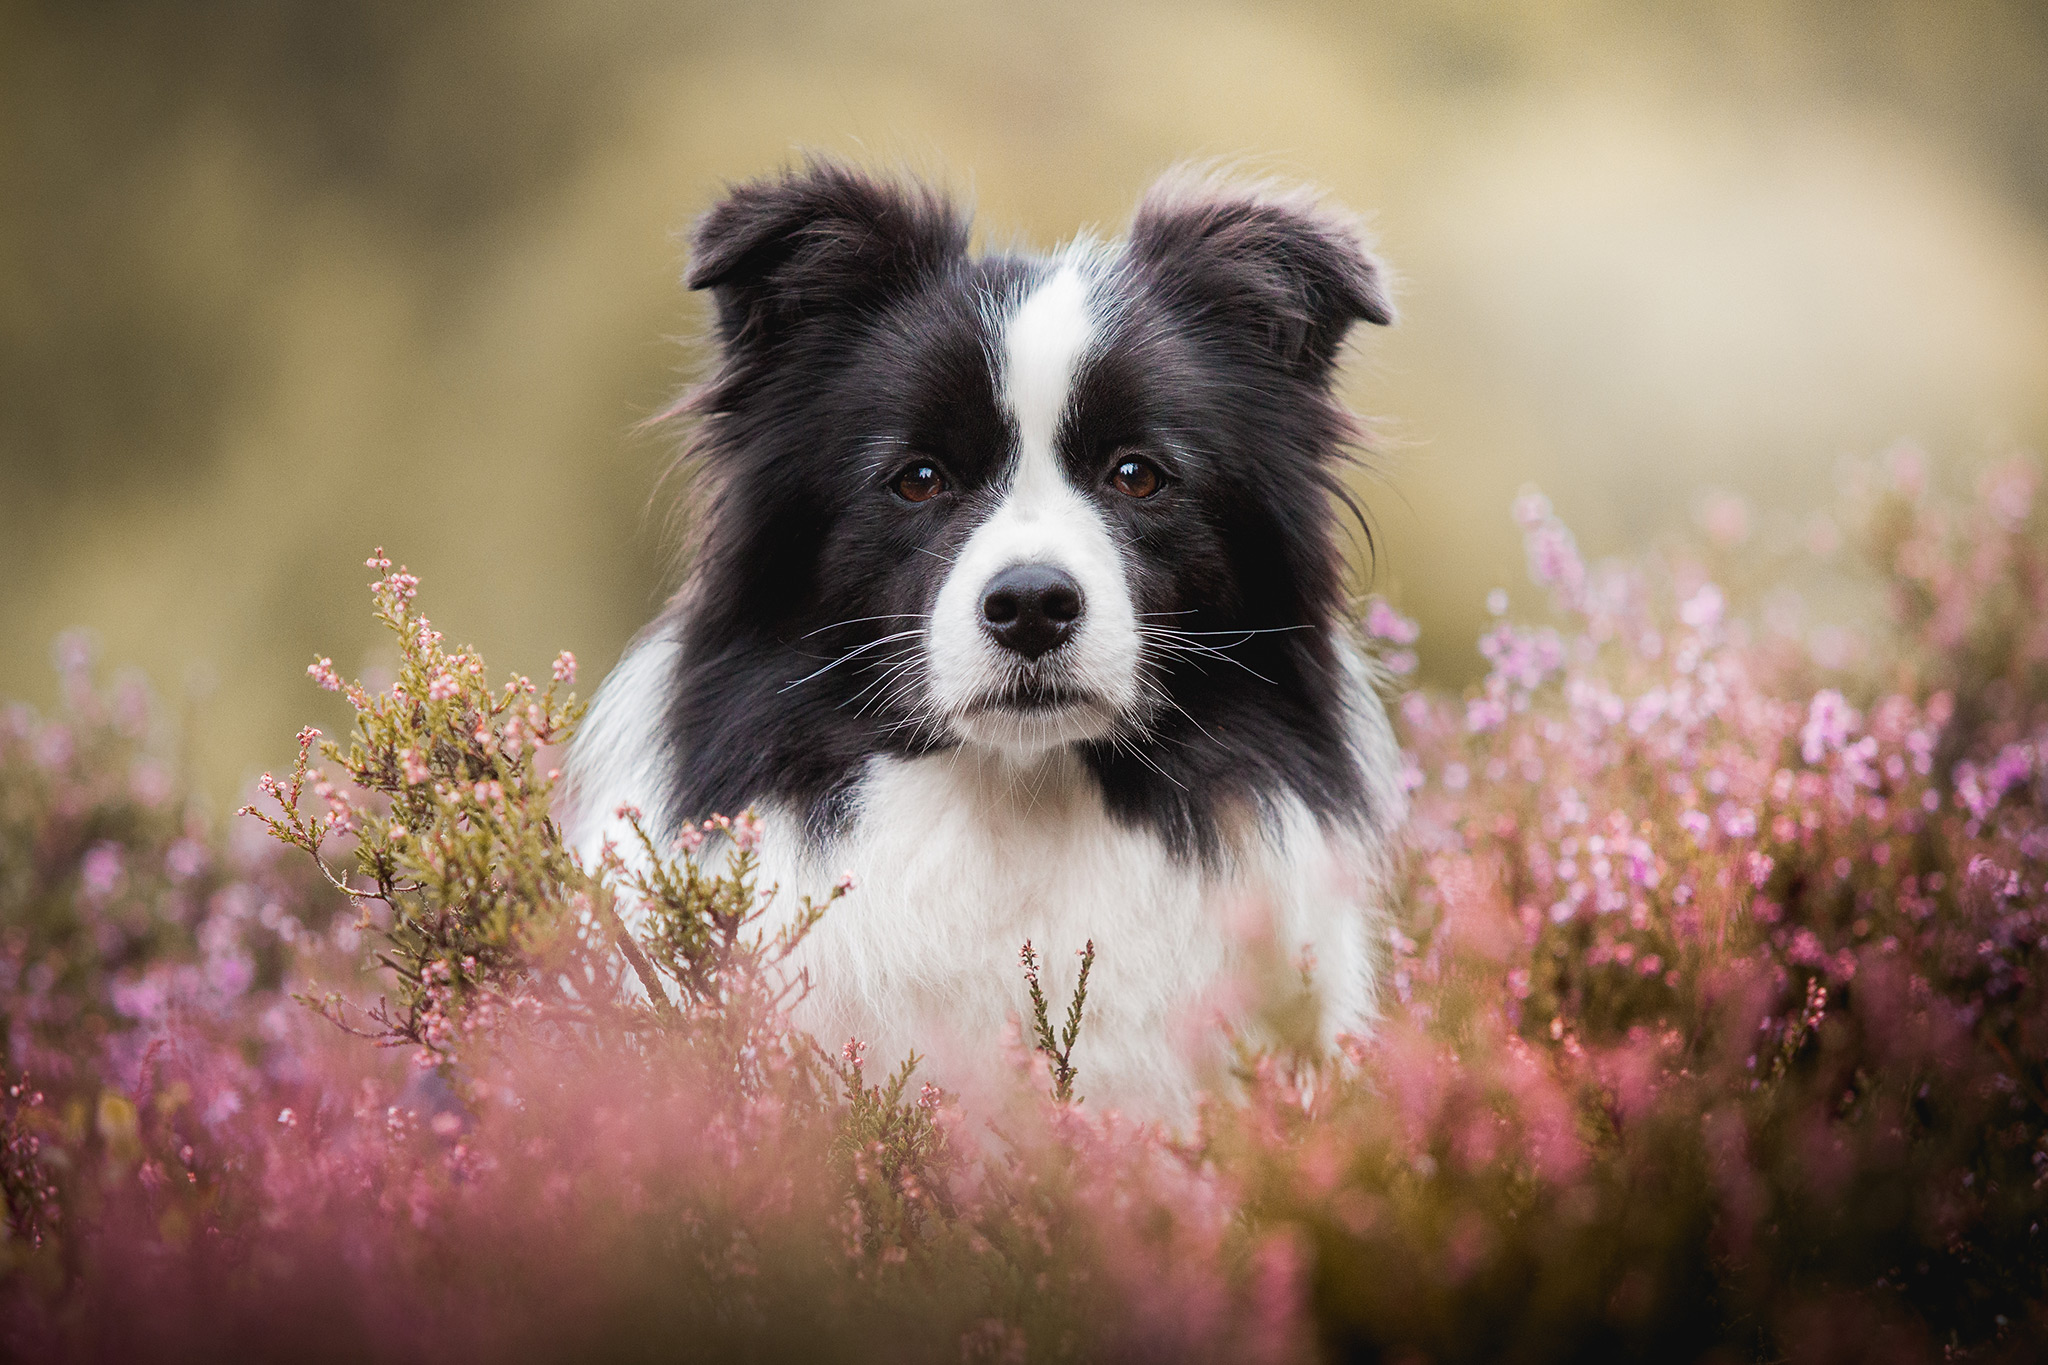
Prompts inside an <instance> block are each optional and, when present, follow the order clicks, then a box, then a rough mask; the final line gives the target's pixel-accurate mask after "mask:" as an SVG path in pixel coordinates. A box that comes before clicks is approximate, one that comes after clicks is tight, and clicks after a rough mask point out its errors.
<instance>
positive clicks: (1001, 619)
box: [981, 564, 1081, 659]
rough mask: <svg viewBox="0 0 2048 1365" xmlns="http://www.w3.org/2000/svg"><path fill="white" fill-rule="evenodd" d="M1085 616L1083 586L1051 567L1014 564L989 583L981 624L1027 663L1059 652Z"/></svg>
mask: <svg viewBox="0 0 2048 1365" xmlns="http://www.w3.org/2000/svg"><path fill="white" fill-rule="evenodd" d="M1080 617H1081V585H1080V584H1079V583H1076V582H1075V581H1074V579H1073V577H1072V575H1070V574H1068V573H1067V572H1066V571H1065V570H1063V569H1055V568H1054V567H1052V565H1050V564H1013V565H1011V566H1010V567H1009V568H1007V569H1005V570H1003V571H1002V572H1001V573H999V574H997V575H996V576H995V577H994V578H992V579H990V580H989V585H988V592H987V594H986V595H985V596H983V597H982V599H981V624H982V628H983V629H984V630H986V631H987V632H988V633H989V636H990V638H992V639H993V640H994V641H995V642H996V643H997V644H999V645H1001V646H1002V647H1003V648H1004V649H1009V650H1015V651H1016V652H1017V653H1019V654H1022V655H1023V656H1024V657H1025V658H1027V659H1036V658H1037V657H1038V656H1039V655H1041V654H1045V653H1049V652H1050V651H1052V650H1055V649H1058V648H1059V647H1060V646H1061V645H1062V644H1064V643H1065V642H1066V638H1067V637H1068V636H1069V635H1071V634H1073V632H1074V622H1075V621H1077V620H1079V619H1080Z"/></svg>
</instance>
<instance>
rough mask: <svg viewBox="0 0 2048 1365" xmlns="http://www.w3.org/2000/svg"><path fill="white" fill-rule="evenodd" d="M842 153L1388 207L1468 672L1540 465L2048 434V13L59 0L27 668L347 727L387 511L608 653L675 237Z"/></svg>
mask: <svg viewBox="0 0 2048 1365" xmlns="http://www.w3.org/2000/svg"><path fill="white" fill-rule="evenodd" d="M805 148H821V149H825V150H829V151H836V152H841V153H847V154H851V155H854V156H857V157H862V158H865V159H869V160H872V161H876V162H880V163H884V164H900V165H907V166H910V167H913V168H917V169H921V170H924V171H926V172H929V173H932V174H935V175H938V176H940V177H941V178H943V179H945V180H947V181H949V182H950V183H951V184H953V185H954V186H956V187H957V188H958V189H959V190H960V191H962V192H963V193H965V194H967V195H970V196H971V197H972V199H973V201H974V202H975V203H976V204H977V206H978V222H979V233H980V236H981V238H982V240H983V241H984V242H987V243H992V244H996V245H1007V244H1010V243H1012V242H1015V241H1020V240H1021V241H1022V242H1025V243H1029V244H1034V245H1038V246H1049V245H1052V244H1054V243H1056V242H1058V241H1060V240H1062V239H1064V238H1065V237H1067V236H1069V235H1071V234H1072V233H1074V232H1075V231H1076V230H1077V229H1080V228H1082V227H1084V226H1091V225H1092V226H1096V227H1099V228H1102V229H1107V230H1111V231H1113V230H1115V229H1116V228H1118V227H1119V226H1120V225H1121V223H1122V222H1123V221H1124V220H1125V218H1126V216H1127V215H1128V213H1129V210H1130V207H1131V205H1132V203H1133V202H1134V200H1135V199H1136V197H1137V196H1138V194H1139V193H1140V192H1141V191H1142V190H1143V188H1144V186H1145V185H1146V184H1147V183H1149V181H1150V180H1151V178H1152V177H1153V176H1154V175H1155V174H1157V173H1158V172H1159V171H1160V170H1161V169H1162V168H1164V167H1165V166H1167V165H1169V164H1170V163H1172V162H1174V161H1176V160H1179V159H1182V158H1187V157H1217V156H1223V157H1238V158H1243V159H1244V160H1245V162H1246V164H1248V165H1250V166H1252V167H1253V168H1255V169H1258V170H1262V171H1266V172H1274V173H1280V174H1284V175H1290V176H1294V177H1298V178H1303V179H1307V180H1311V181H1314V182H1316V183H1318V184H1320V185H1322V186H1324V187H1326V188H1327V189H1328V190H1329V191H1330V192H1331V193H1332V194H1333V195H1334V196H1335V197H1336V198H1338V199H1340V200H1341V201H1343V202H1344V203H1346V204H1348V205H1350V206H1352V207H1354V208H1357V209H1360V210H1363V211H1366V212H1368V213H1370V214H1371V215H1372V216H1373V218H1374V221H1375V223H1376V227H1377V231H1378V233H1379V236H1380V243H1381V247H1382V249H1383V251H1384V254H1385V255H1386V256H1387V258H1388V259H1389V260H1390V261H1391V262H1392V263H1393V264H1394V266H1395V267H1396V269H1397V271H1398V274H1399V276H1400V279H1401V282H1402V283H1401V290H1400V299H1401V303H1402V306H1403V309H1404V318H1403V320H1402V322H1401V324H1400V326H1399V327H1397V328H1395V329H1394V330H1392V331H1391V332H1387V333H1375V334H1374V335H1372V336H1369V337H1366V338H1363V341H1362V345H1361V348H1360V354H1359V358H1358V360H1357V362H1356V363H1355V364H1354V365H1353V366H1352V369H1351V372H1350V379H1349V381H1348V382H1349V383H1350V385H1351V397H1352V400H1353V402H1354V404H1355V405H1356V406H1358V407H1359V408H1361V409H1362V410H1364V411H1366V412H1368V413H1371V414H1373V415H1375V416H1376V417H1378V418H1379V423H1378V427H1379V430H1380V433H1381V442H1380V444H1381V450H1380V454H1379V456H1378V459H1377V464H1378V467H1379V473H1378V475H1377V476H1376V477H1375V478H1374V479H1372V480H1370V481H1368V482H1367V483H1365V484H1364V485H1363V487H1362V491H1363V492H1364V494H1365V497H1366V500H1367V501H1368V503H1369V504H1370V505H1371V507H1372V509H1373V514H1374V519H1375V523H1376V527H1377V531H1378V540H1379V545H1378V554H1377V557H1376V561H1377V562H1376V566H1375V567H1374V569H1373V574H1374V577H1373V586H1374V587H1376V588H1377V589H1379V590H1381V591H1384V592H1387V593H1388V594H1389V595H1390V596H1392V597H1393V598H1394V599H1395V601H1396V602H1397V603H1399V604H1401V605H1402V606H1404V607H1405V608H1406V609H1407V610H1409V611H1411V612H1413V613H1415V614H1416V615H1418V616H1419V617H1420V618H1421V619H1422V622H1423V625H1424V628H1425V634H1424V639H1423V671H1424V675H1425V676H1426V677H1430V678H1433V679H1435V680H1437V681H1440V682H1456V681H1458V680H1460V679H1462V678H1465V677H1467V676H1470V675H1471V674H1472V673H1473V672H1475V671H1476V669H1477V666H1478V664H1479V660H1478V657H1477V655H1476V654H1475V653H1474V651H1473V647H1472V641H1473V639H1474V636H1475V634H1476V630H1477V627H1478V625H1479V623H1480V620H1481V614H1482V611H1483V607H1482V603H1483V601H1484V598H1485V596H1486V593H1487V591H1488V589H1490V588H1492V587H1494V586H1496V585H1510V586H1512V585H1514V584H1517V583H1520V582H1522V581H1523V575H1522V570H1521V566H1520V563H1519V555H1520V550H1519V542H1518V539H1517V537H1516V535H1515V533H1514V529H1513V527H1512V525H1511V522H1510V519H1509V516H1508V506H1509V503H1510V500H1511V498H1512V497H1513V495H1514V494H1515V492H1516V490H1517V489H1518V488H1520V487H1521V486H1523V485H1524V484H1528V483H1534V484H1537V485H1540V486H1541V487H1543V488H1544V489H1545V490H1546V491H1547V492H1549V493H1550V495H1551V496H1552V498H1553V499H1554V501H1555V502H1556V503H1557V505H1558V506H1559V508H1560V510H1561V511H1562V512H1563V514H1564V515H1565V517H1566V518H1567V519H1568V520H1569V522H1570V523H1571V524H1572V525H1573V526H1574V527H1575V528H1576V529H1577V531H1578V534H1579V536H1580V538H1581V541H1582V543H1583V544H1584V545H1585V547H1586V548H1587V549H1588V550H1589V551H1591V552H1593V553H1595V554H1598V553H1605V552H1613V551H1620V550H1625V549H1628V548H1630V547H1634V546H1641V545H1645V544H1648V543H1650V542H1652V541H1654V540H1656V539H1658V538H1659V537H1664V536H1669V535H1673V534H1676V533H1678V532H1679V531H1680V530H1682V529H1683V528H1685V527H1687V526H1688V525H1689V524H1691V523H1693V522H1695V521H1696V520H1698V519H1699V518H1700V517H1701V516H1702V515H1703V513H1702V509H1703V508H1706V507H1709V506H1719V507H1721V508H1722V509H1723V511H1724V512H1725V510H1726V509H1727V508H1728V507H1729V506H1731V505H1733V504H1731V503H1729V502H1728V501H1727V500H1726V495H1734V496H1736V497H1739V498H1741V499H1742V500H1743V501H1744V503H1745V504H1746V506H1747V507H1748V508H1749V509H1750V512H1749V519H1750V522H1751V525H1752V528H1753V529H1752V534H1753V535H1754V536H1755V537H1757V538H1758V543H1762V542H1763V541H1764V540H1767V539H1768V537H1769V536H1770V535H1773V534H1781V533H1782V534H1786V535H1789V534H1793V533H1794V532H1795V531H1796V528H1797V527H1798V526H1799V525H1801V524H1802V518H1804V517H1806V516H1808V515H1809V514H1810V513H1811V512H1812V510H1813V509H1814V508H1816V507H1819V506H1820V505H1822V504H1823V503H1824V502H1825V501H1826V500H1827V498H1828V496H1829V492H1830V487H1831V481H1832V480H1833V479H1834V478H1835V477H1836V475H1835V470H1836V469H1837V466H1838V463H1839V461H1840V460H1841V459H1842V458H1843V457H1844V456H1866V455H1870V454H1873V453H1875V452H1877V451H1880V450H1883V449H1884V448H1886V447H1887V446H1889V445H1891V444H1892V443H1893V442H1895V441H1898V440H1901V439H1905V440H1911V441H1913V442H1916V443H1918V445H1919V446H1920V447H1922V448H1923V449H1924V450H1925V451H1926V452H1927V453H1928V457H1929V460H1930V463H1931V464H1932V465H1933V466H1934V467H1935V469H1936V471H1937V475H1938V477H1943V478H1948V479H1953V480H1962V479H1967V478H1968V477H1969V474H1970V471H1971V470H1972V469H1973V468H1974V467H1976V466H1978V465H1980V464H1982V463H1984V462H1985V461H1987V460H1989V459H1992V458H1996V457H2000V456H2004V455H2007V454H2010V453H2011V452H2012V451H2013V450H2014V449H2015V448H2021V449H2035V450H2038V449H2040V448H2041V447H2042V444H2043V440H2044V437H2048V11H2044V9H2043V8H2042V7H2041V6H2039V5H2037V4H2032V3H2026V2H2025V0H1953V2H1952V3H1941V4H1934V3H1918V4H1916V3H1897V2H1894V0H1770V2H1766V0H1754V2H1749V0H1736V2H1733V3H1721V4H1710V5H1702V4H1697V3H1689V4H1680V3H1657V2H1656V0H1526V2H1523V3H1518V2H1516V0H1500V2H1498V3H1480V2H1479V0H1447V2H1446V3H1434V4H1425V3H1412V2H1402V0H1394V2H1393V3H1381V4H1331V3H1317V2H1315V0H1268V2H1266V3H1256V4H1250V3H1247V4H1221V3H1208V2H1207V0H1173V2H1172V3H1163V4H1150V5H1147V4H1122V3H1112V2H1111V0H1087V2H1085V3H1065V2H1064V0H1060V2H1057V3H1040V4H1034V5H1029V6H996V5H991V4H976V3H928V4H880V3H876V4H862V3H854V4H842V5H830V6H823V5H797V4H788V3H776V2H775V0H755V2H754V3H746V4H733V3H729V2H728V3H719V4H690V3H674V2H664V0H613V2H612V3H595V2H593V0H437V3H434V4H418V3H415V2H414V0H183V3H141V2H140V0H128V2H125V3H124V2H123V0H47V2H46V3H40V4H38V3H22V2H20V0H5V2H4V3H0V642H4V643H0V696H9V697H22V698H26V699H28V700H30V701H32V702H37V703H42V702H47V701H48V700H49V699H50V696H51V694H52V693H53V691H54V686H53V683H52V681H51V677H50V671H49V667H48V656H49V648H50V642H51V641H52V639H53V638H54V637H55V636H56V635H57V633H58V632H59V631H61V630H63V629H65V628H67V627H72V626H84V627H87V628H89V629H90V630H91V631H92V632H94V633H95V634H96V636H97V638H98V640H99V642H100V649H101V651H102V653H103V655H104V657H105V658H106V659H107V660H108V661H110V662H111V663H114V664H119V665H127V666H135V667H139V668H141V669H143V670H145V671H146V672H147V673H148V674H149V675H150V676H151V677H152V678H153V679H154V680H155V681H156V683H157V684H158V686H159V688H160V690H161V691H162V692H163V694H164V695H165V697H166V698H167V700H168V701H169V702H170V703H171V705H172V708H173V709H174V710H175V711H176V712H177V714H178V715H179V717H180V727H181V734H182V743H183V745H184V747H185V748H186V750H187V751H188V752H189V753H190V754H191V755H192V758H193V761H194V762H195V764H196V765H197V767H198V770H199V773H200V776H201V777H202V780H203V781H204V782H205V784H206V785H207V786H208V787H209V788H210V789H211V790H212V791H213V792H214V793H215V794H216V795H218V796H220V797H222V798H226V797H228V796H230V795H232V794H233V793H234V792H235V791H236V790H237V789H239V788H240V787H241V785H242V784H243V783H244V782H246V780H247V778H248V776H249V775H250V774H251V773H252V772H253V771H254V770H255V769H257V768H258V767H261V766H264V765H274V764H276V763H278V762H280V761H283V760H285V759H286V758H287V757H288V755H289V752H290V747H291V741H290V737H291V735H292V733H293V732H294V731H295V730H296V729H297V727H298V726H299V725H300V724H301V723H304V722H305V721H307V720H309V719H310V720H313V721H315V722H316V723H321V724H323V725H325V726H327V727H328V728H329V729H330V731H331V730H333V729H334V728H336V727H337V725H338V724H339V723H340V722H342V721H343V720H344V719H345V717H344V716H343V715H342V714H341V713H339V712H338V711H337V709H336V706H335V701H334V699H333V698H331V697H329V696H327V695H326V694H322V693H319V692H317V691H316V690H314V689H313V687H312V685H311V684H310V682H309V681H308V680H307V678H306V676H305V673H304V669H305V665H306V664H307V662H308V661H309V660H310V659H311V658H312V657H313V656H314V654H315V653H316V651H317V652H319V653H322V654H330V655H332V656H334V658H335V660H336V662H337V663H338V664H339V665H341V666H342V667H343V668H344V669H345V670H358V669H361V668H364V667H366V666H374V665H375V663H376V662H377V660H378V659H379V658H380V657H382V654H381V645H380V642H379V641H378V640H377V638H376V630H375V627H374V626H373V625H372V623H371V622H370V621H369V619H368V616H367V612H366V606H367V597H366V596H365V594H364V593H363V585H364V583H365V582H366V581H367V579H368V578H369V575H368V574H367V573H366V572H365V571H364V570H363V569H362V568H361V562H362V560H363V558H364V556H365V554H366V552H367V551H368V550H369V549H370V547H372V546H373V545H377V544H382V545H384V546H386V547H388V548H389V549H390V551H391V552H392V554H393V557H394V558H399V559H402V560H404V561H405V562H407V563H408V564H410V565H411V566H412V568H413V569H414V570H415V571H417V572H419V573H420V574H421V575H422V576H423V577H424V579H425V581H426V585H427V603H428V609H429V610H430V611H431V612H432V614H433V615H434V616H435V618H436V619H437V621H438V622H439V623H440V624H442V625H444V626H445V627H446V628H447V629H448V631H449V633H450V634H451V636H452V637H454V638H458V639H462V640H467V641H471V642H473V643H475V644H476V645H478V646H480V647H481V648H482V649H483V650H484V652H485V654H486V656H487V657H488V658H489V659H490V660H491V662H492V663H493V664H494V665H495V666H499V667H516V668H520V669H523V670H526V671H532V672H538V671H540V670H542V669H544V668H545V666H546V660H547V659H548V658H549V657H551V656H552V654H553V653H554V651H555V650H557V649H559V648H564V647H567V648H570V649H573V650H575V651H576V652H577V654H578V655H579V656H580V657H581V658H582V659H583V660H584V661H585V665H586V681H594V678H595V675H596V674H598V673H599V672H601V671H602V670H603V669H604V668H606V667H608V666H609V665H610V663H611V662H612V661H613V660H614V659H615V658H616V657H617V654H618V651H619V649H620V647H621V646H622V645H623V644H624V643H625V641H626V640H627V639H628V638H629V637H630V635H631V634H632V632H633V631H634V630H636V629H637V628H638V627H639V626H640V624H641V623H642V622H644V621H645V620H646V619H647V617H648V616H649V615H650V614H651V613H652V611H653V610H654V608H655V607H656V606H657V605H658V603H659V602H660V600H661V599H662V597H663V596H664V595H665V593H666V591H667V590H668V588H669V587H670V586H671V582H672V573H673V565H672V563H671V560H670V557H669V555H668V552H667V548H668V539H669V536H670V534H671V527H672V525H673V519H672V517H671V508H670V507H669V505H668V502H667V501H666V499H668V498H669V497H670V496H671V494H664V493H660V492H658V491H657V484H658V481H659V479H660V476H661V473H662V471H663V469H664V468H665V467H666V465H667V463H668V461H669V458H670V454H671V452H670V450H669V449H668V447H667V445H666V444H665V442H664V440H663V439H661V438H658V437H654V436H650V435H647V434H644V433H642V432H639V431H638V430H637V428H638V424H639V423H640V422H641V421H642V420H643V419H644V418H646V417H647V416H649V415H650V414H651V413H654V412H656V411H657V410H659V409H660V408H661V407H662V406H663V405H664V403H665V402H666V401H667V400H668V398H669V397H670V396H671V395H672V394H673V393H674V392H675V391H676V390H677V388H678V387H679V386H680V385H681V384H683V383H684V382H686V381H687V379H688V378H689V377H690V376H691V375H692V374H694V373H696V372H697V371H698V369H699V367H700V365H701V363H702V361H703V352H702V350H701V347H700V344H699V340H698V339H699V337H700V335H701V332H702V328H703V325H704V313H703V305H702V301H701V300H700V299H697V298H693V297H689V296H686V295H685V294H684V293H683V292H682V291H681V290H680V289H679V288H678V286H677V284H676V278H677V276H678V274H679V271H680V268H681V264H682V261H681V248H680V245H679V242H678V240H677V238H676V236H675V234H676V232H677V230H678V229H680V228H682V227H684V226H685V225H687V224H688V223H689V221H690V220H691V218H692V217H693V216H694V215H695V214H697V213H698V212H700V211H701V210H702V209H703V208H705V207H706V206H707V205H708V204H709V202H710V201H711V200H712V199H713V198H714V197H715V196H716V195H717V193H718V191H719V187H720V185H721V183H722V182H724V181H727V180H730V179H737V178H742V177H746V176H749V175H753V174H758V173H761V172H763V171H766V170H769V169H771V168H773V167H775V166H777V165H778V164H781V163H783V162H784V161H786V160H788V159H789V158H790V157H791V156H792V155H793V154H795V153H798V152H800V151H801V150H802V149H805ZM1717 499H1719V500H1718V501H1717ZM1788 528H1790V529H1788Z"/></svg>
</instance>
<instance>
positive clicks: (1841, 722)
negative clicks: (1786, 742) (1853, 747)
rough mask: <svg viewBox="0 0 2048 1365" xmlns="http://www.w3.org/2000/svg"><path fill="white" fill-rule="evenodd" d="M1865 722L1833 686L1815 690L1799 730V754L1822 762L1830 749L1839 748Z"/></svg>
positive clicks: (1808, 759) (1809, 760)
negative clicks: (1803, 722) (1804, 721)
mask: <svg viewBox="0 0 2048 1365" xmlns="http://www.w3.org/2000/svg"><path fill="white" fill-rule="evenodd" d="M1862 723H1863V718H1862V717H1861V716H1860V715H1858V714H1857V712H1856V710H1855V708H1854V707H1852V706H1850V705H1849V703H1848V702H1847V700H1845V699H1844V698H1843V696H1842V694H1841V693H1840V692H1837V691H1836V690H1835V689H1833V688H1827V689H1826V690H1824V691H1821V692H1817V693H1815V694H1814V697H1813V701H1812V703H1811V704H1810V705H1809V707H1808V709H1807V713H1806V724H1805V726H1804V727H1803V728H1802V729H1801V730H1800V732H1799V754H1800V757H1802V758H1804V759H1805V760H1806V761H1807V762H1808V763H1819V762H1820V761H1821V760H1822V759H1823V758H1825V757H1827V755H1828V753H1829V751H1830V750H1839V749H1840V748H1841V747H1842V746H1843V745H1844V744H1846V743H1847V742H1848V740H1849V736H1851V735H1853V734H1855V733H1856V729H1857V727H1858V726H1859V725H1861V724H1862Z"/></svg>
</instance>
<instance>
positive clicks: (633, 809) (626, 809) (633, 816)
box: [612, 804, 640, 822]
mask: <svg viewBox="0 0 2048 1365" xmlns="http://www.w3.org/2000/svg"><path fill="white" fill-rule="evenodd" d="M612 815H613V816H614V817H615V818H617V819H620V820H625V821H628V822H632V821H637V820H639V818H640V808H639V807H638V806H635V805H632V804H626V805H622V806H620V807H619V808H618V809H617V810H615V811H613V812H612Z"/></svg>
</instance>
